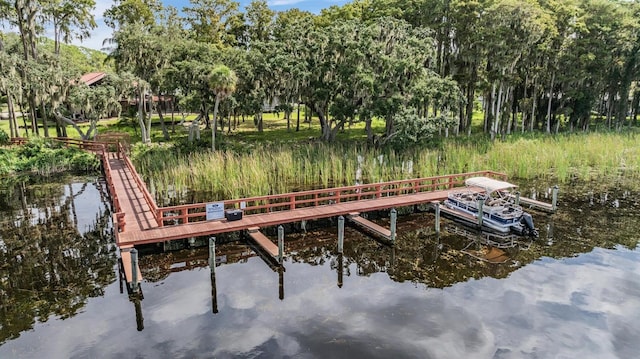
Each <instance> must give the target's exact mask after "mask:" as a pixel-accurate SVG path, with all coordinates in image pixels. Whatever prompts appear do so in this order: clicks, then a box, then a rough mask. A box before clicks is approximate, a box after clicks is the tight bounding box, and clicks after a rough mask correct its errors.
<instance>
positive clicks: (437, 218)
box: [433, 202, 440, 233]
mask: <svg viewBox="0 0 640 359" xmlns="http://www.w3.org/2000/svg"><path fill="white" fill-rule="evenodd" d="M433 208H434V209H435V211H436V233H440V202H435V203H434V204H433Z"/></svg>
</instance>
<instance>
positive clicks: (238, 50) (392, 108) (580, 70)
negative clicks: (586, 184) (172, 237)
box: [0, 0, 640, 144]
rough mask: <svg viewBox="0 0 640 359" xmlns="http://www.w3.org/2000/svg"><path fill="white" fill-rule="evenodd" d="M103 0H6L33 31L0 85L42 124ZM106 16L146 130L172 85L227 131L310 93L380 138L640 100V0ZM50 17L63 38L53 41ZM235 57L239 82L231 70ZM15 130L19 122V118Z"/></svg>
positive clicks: (564, 118) (428, 0)
mask: <svg viewBox="0 0 640 359" xmlns="http://www.w3.org/2000/svg"><path fill="white" fill-rule="evenodd" d="M36 5H39V6H36ZM94 7H95V2H94V1H93V0H50V1H40V2H36V1H34V0H20V1H9V0H4V1H0V22H2V23H6V24H10V25H11V26H13V27H14V28H15V29H17V30H18V32H19V35H20V37H19V39H17V40H16V39H11V37H8V36H6V34H3V35H2V36H1V37H0V56H2V59H3V61H2V65H0V66H2V67H3V71H2V72H1V73H0V94H1V95H2V98H3V99H4V101H5V102H6V103H7V106H8V107H11V108H13V107H14V106H16V104H19V105H20V106H21V108H22V109H23V110H24V112H27V113H29V115H30V118H31V131H32V132H35V133H38V131H39V130H38V125H37V123H36V120H37V119H39V120H41V121H43V122H44V124H45V126H44V127H43V128H44V131H45V135H48V133H47V132H46V131H47V126H46V120H47V117H48V114H51V113H52V112H53V110H54V109H55V108H57V107H58V103H71V102H73V101H72V99H71V97H70V96H72V95H73V94H77V93H78V90H73V91H70V90H65V89H68V88H69V86H67V85H63V83H64V84H69V83H71V84H72V87H73V86H75V85H74V81H73V79H74V78H77V77H78V76H79V74H81V71H85V72H86V71H87V68H86V67H83V66H82V65H80V64H79V63H74V64H73V65H70V64H69V62H73V61H70V60H69V59H68V55H66V54H65V53H66V52H67V50H66V49H65V48H61V47H60V43H62V42H68V41H70V40H71V39H72V38H74V37H77V38H86V36H87V35H88V30H90V29H91V28H93V27H95V20H94V18H93V16H92V15H91V14H92V10H93V9H94ZM104 15H105V19H106V22H107V23H108V24H109V26H111V27H112V28H113V30H114V33H113V36H112V38H110V39H109V41H108V42H109V43H110V44H111V48H110V53H109V59H111V61H113V64H114V65H115V69H116V72H118V73H120V74H121V75H122V74H124V73H127V74H130V75H132V76H134V78H133V79H132V83H135V84H136V88H137V94H136V95H135V96H136V97H137V98H138V99H139V100H138V103H139V104H140V106H139V109H138V114H139V125H140V127H141V129H142V130H143V140H145V141H147V142H148V141H150V137H149V135H148V132H149V131H150V119H151V113H153V112H157V113H158V114H159V115H160V117H161V119H162V118H163V117H162V109H161V107H160V106H157V105H156V104H155V102H154V100H150V101H148V103H146V102H147V100H146V99H147V98H150V99H153V98H160V97H161V96H172V97H173V98H176V99H178V103H179V105H180V106H181V108H182V109H184V110H187V111H193V112H196V113H198V114H199V116H198V120H197V121H195V123H196V125H197V124H199V123H200V122H201V121H204V122H205V123H206V124H207V127H208V128H211V129H212V131H215V130H216V129H217V128H218V125H217V122H218V121H219V119H220V118H222V119H224V118H225V117H227V118H228V117H230V116H236V115H243V116H245V115H247V116H254V117H255V118H256V124H257V126H258V128H259V129H260V130H261V129H262V112H263V111H264V110H265V109H267V108H270V107H272V106H275V105H277V108H278V109H279V110H281V111H283V112H284V113H285V117H286V119H287V121H288V122H287V123H288V124H289V121H290V115H291V113H292V111H293V109H294V105H295V104H304V105H305V106H307V107H308V108H309V109H310V111H312V112H313V113H314V114H315V115H316V116H317V118H318V120H319V122H320V125H321V128H322V133H321V135H320V137H321V139H322V140H324V141H333V140H334V139H335V137H336V134H337V132H339V131H340V130H341V129H342V128H344V126H345V125H346V124H351V123H354V122H358V121H362V122H364V123H365V128H366V131H367V135H368V136H367V137H368V139H369V141H370V142H371V143H381V144H384V143H387V142H390V141H391V140H393V141H391V142H397V136H399V134H402V133H405V134H406V135H403V136H404V137H407V136H409V132H411V131H414V132H416V131H418V129H423V130H424V129H426V128H430V129H433V131H437V133H438V134H444V135H450V134H452V133H453V134H460V133H463V134H464V133H469V132H470V131H471V125H472V121H471V120H472V114H473V112H474V111H475V110H476V109H477V108H482V110H483V113H484V119H483V126H482V131H484V132H486V133H488V134H491V136H492V137H496V136H501V135H504V134H509V133H512V132H514V131H522V132H524V131H536V130H537V131H546V132H557V131H559V130H560V129H563V130H578V129H582V130H587V129H589V126H591V125H593V124H594V123H596V122H594V118H596V119H600V120H601V121H600V122H597V123H598V124H599V125H601V126H606V127H608V128H611V129H617V130H621V129H622V128H623V127H624V126H625V125H628V126H631V125H633V124H634V123H635V122H636V118H637V113H638V108H639V106H640V91H639V90H638V89H639V88H640V86H638V80H639V77H640V61H639V60H640V20H639V19H640V17H639V16H638V15H640V2H638V1H621V0H566V1H558V0H525V1H522V0H410V1H405V0H402V1H400V0H355V1H353V2H351V3H348V4H345V5H343V6H331V7H329V8H327V9H325V10H323V11H322V12H321V13H320V14H312V13H308V12H304V11H300V10H298V9H291V10H287V11H283V12H274V11H273V10H271V9H270V8H269V6H268V4H267V2H266V1H264V0H254V1H252V2H251V3H250V4H249V5H247V6H246V8H244V9H241V7H240V4H239V3H238V2H235V1H232V0H192V1H191V3H190V4H189V6H186V7H185V8H183V9H180V10H179V9H175V8H173V7H171V6H165V5H164V4H163V3H162V2H160V1H158V0H122V1H116V2H114V4H113V6H112V7H111V8H109V9H108V10H107V11H106V12H105V14H104ZM47 28H52V29H53V30H54V31H53V32H54V41H53V43H54V46H53V49H47V47H46V46H45V45H46V42H42V41H41V40H40V39H41V38H42V36H43V35H44V34H45V29H47ZM18 40H19V41H18ZM65 61H66V63H65V64H64V65H63V62H65ZM96 66H97V64H96ZM5 69H6V70H5ZM60 69H64V70H65V71H60ZM220 69H228V72H227V73H228V74H233V76H232V78H231V79H232V80H233V81H222V82H220V81H218V80H220V79H218V78H217V75H216V74H218V73H220V71H219V70H220ZM34 71H35V72H36V73H34ZM54 75H55V76H54ZM127 76H129V75H127ZM125 77H126V76H125ZM43 78H46V79H47V81H41V80H40V79H43ZM220 83H223V84H224V86H223V87H220V85H219V84H220ZM231 83H232V84H233V86H230V87H227V86H228V85H231ZM16 84H19V85H16ZM223 88H224V89H223ZM103 93H104V94H105V95H106V94H113V95H117V96H123V95H124V92H117V91H115V92H109V91H103ZM154 96H155V97H154ZM116 100H119V99H116ZM116 102H117V101H116ZM93 103H95V104H96V105H97V104H99V103H104V102H101V101H95V102H93ZM218 108H220V115H221V116H218V113H217V111H218ZM212 110H214V112H216V113H215V115H214V116H213V117H214V118H213V120H210V116H209V113H210V111H212ZM92 113H101V111H99V110H98V111H94V112H92ZM219 117H220V118H219ZM374 118H380V119H383V120H384V121H385V124H386V126H385V131H384V133H380V134H375V133H373V130H372V128H371V122H372V120H373V119H374ZM408 121H411V122H412V123H408ZM426 124H428V126H427V125H426ZM63 125H64V122H58V126H63ZM14 128H15V130H14ZM163 129H165V127H164V120H163ZM61 131H62V129H60V130H59V131H58V133H60V132H61ZM145 131H146V132H145ZM420 131H422V130H420ZM420 131H418V132H420ZM11 132H12V133H11V135H12V136H17V135H18V133H17V124H16V123H15V121H14V123H13V124H12V130H11ZM420 133H422V132H420ZM413 135H415V133H413ZM413 135H412V136H413ZM168 136H169V135H168V133H167V132H166V129H165V137H167V138H168ZM430 136H431V135H424V136H420V137H425V138H428V137H430ZM394 138H395V139H394ZM407 138H411V136H409V137H407ZM409 142H411V141H409Z"/></svg>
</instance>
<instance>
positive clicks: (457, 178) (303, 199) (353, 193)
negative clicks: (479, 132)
mask: <svg viewBox="0 0 640 359" xmlns="http://www.w3.org/2000/svg"><path fill="white" fill-rule="evenodd" d="M54 140H55V141H58V142H62V143H64V144H65V145H67V146H75V147H78V148H80V149H84V150H88V151H92V152H95V153H96V154H98V155H100V156H101V160H102V164H103V168H104V172H105V177H106V180H107V183H108V186H109V193H110V195H111V199H112V201H113V205H114V209H115V213H114V227H115V230H116V232H117V231H120V232H124V230H125V227H126V223H125V214H124V213H123V212H122V208H121V206H120V199H119V198H118V195H117V193H116V191H115V188H114V183H113V177H112V171H113V169H112V168H111V165H110V163H109V151H108V149H110V148H114V146H115V148H116V149H117V150H116V155H117V157H118V159H121V160H122V161H123V162H124V164H125V165H126V166H127V168H128V169H129V171H130V172H131V175H132V177H133V180H134V181H135V183H136V187H137V188H138V190H140V191H141V192H142V194H143V196H144V199H145V201H146V202H147V205H148V206H149V209H150V210H151V212H152V213H153V215H154V218H155V220H156V222H157V224H158V226H160V227H162V226H165V225H167V224H169V225H176V224H187V223H191V222H199V221H203V220H205V219H206V206H207V203H195V204H187V205H181V206H171V207H162V208H158V205H157V204H156V202H155V200H154V198H153V196H152V195H151V193H150V192H149V190H148V189H147V186H146V184H145V183H144V181H143V180H142V177H141V176H140V175H139V174H138V172H137V171H136V168H135V167H134V166H133V163H132V162H131V160H130V159H129V156H127V151H126V149H125V147H124V146H123V145H122V143H120V142H117V143H111V142H97V141H86V140H78V139H72V138H54ZM24 142H26V139H23V138H15V139H12V143H15V144H21V143H24ZM475 176H488V177H493V178H498V179H503V180H504V179H506V177H507V176H506V175H505V174H503V173H499V172H494V171H479V172H470V173H461V174H453V175H445V176H435V177H426V178H417V179H409V180H400V181H390V182H380V183H371V184H363V185H357V186H346V187H338V188H328V189H319V190H312V191H301V192H293V193H286V194H279V195H270V196H260V197H251V198H242V199H233V200H226V201H220V202H222V203H223V204H224V209H225V210H228V209H238V208H240V209H242V210H243V212H244V214H248V215H250V214H258V213H269V212H277V211H286V210H294V209H296V208H308V207H315V206H322V205H330V204H335V203H341V202H349V201H358V200H367V199H375V198H382V197H392V196H402V195H408V194H414V193H420V192H431V191H437V190H445V189H451V188H454V187H456V186H460V185H462V184H464V180H465V179H467V178H469V177H475Z"/></svg>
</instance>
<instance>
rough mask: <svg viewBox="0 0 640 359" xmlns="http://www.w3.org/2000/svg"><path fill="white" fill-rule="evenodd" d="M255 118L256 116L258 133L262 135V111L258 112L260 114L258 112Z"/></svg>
mask: <svg viewBox="0 0 640 359" xmlns="http://www.w3.org/2000/svg"><path fill="white" fill-rule="evenodd" d="M257 116H258V132H260V133H263V132H264V122H263V121H262V110H260V112H258V114H257Z"/></svg>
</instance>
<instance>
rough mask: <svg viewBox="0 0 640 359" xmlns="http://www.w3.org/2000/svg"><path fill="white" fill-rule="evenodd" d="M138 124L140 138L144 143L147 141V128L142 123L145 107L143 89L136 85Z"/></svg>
mask: <svg viewBox="0 0 640 359" xmlns="http://www.w3.org/2000/svg"><path fill="white" fill-rule="evenodd" d="M138 96H139V97H138V124H139V125H140V137H141V138H142V142H143V143H146V141H147V128H146V126H145V124H144V119H145V115H144V113H145V108H144V90H143V89H142V87H141V86H139V87H138Z"/></svg>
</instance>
